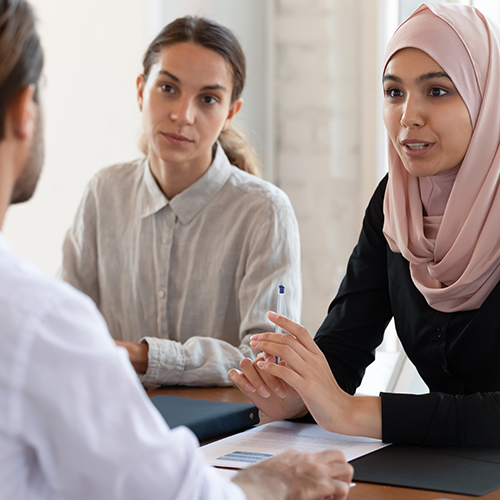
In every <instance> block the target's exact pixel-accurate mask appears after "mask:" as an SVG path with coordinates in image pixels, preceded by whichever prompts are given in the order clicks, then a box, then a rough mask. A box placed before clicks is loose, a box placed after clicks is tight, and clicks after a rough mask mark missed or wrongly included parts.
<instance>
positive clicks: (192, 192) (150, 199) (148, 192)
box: [141, 143, 231, 224]
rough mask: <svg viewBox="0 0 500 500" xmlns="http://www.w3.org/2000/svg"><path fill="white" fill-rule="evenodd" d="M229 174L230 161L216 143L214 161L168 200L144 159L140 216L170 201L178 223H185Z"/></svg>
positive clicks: (146, 214) (204, 203)
mask: <svg viewBox="0 0 500 500" xmlns="http://www.w3.org/2000/svg"><path fill="white" fill-rule="evenodd" d="M230 174H231V164H230V163H229V160H228V158H227V156H226V153H224V150H223V149H222V147H221V145H220V144H219V143H217V151H216V154H215V158H214V161H213V162H212V165H210V167H209V169H208V170H207V171H206V172H205V174H203V176H202V177H201V178H200V179H198V180H197V181H196V182H195V183H194V184H192V185H191V186H189V187H188V188H187V189H185V190H184V191H182V192H181V193H179V194H178V195H176V196H174V197H173V198H172V199H171V200H168V199H167V198H166V196H165V195H164V194H163V191H162V190H161V189H160V187H159V186H158V184H157V182H156V180H155V178H154V177H153V174H152V173H151V169H150V168H149V162H148V161H145V162H144V184H145V187H146V189H145V193H144V196H143V203H142V213H141V217H143V218H144V217H147V216H149V215H152V214H154V213H156V212H159V211H160V210H161V209H162V208H164V207H166V206H167V205H170V208H171V209H172V211H173V212H174V214H175V215H176V216H177V217H178V218H179V220H180V221H181V223H183V224H188V223H189V222H190V221H191V220H192V219H193V217H194V216H195V215H196V214H197V213H198V212H199V211H200V210H201V209H202V208H203V207H204V206H206V205H207V204H208V203H209V202H210V201H211V200H212V199H213V198H214V197H215V196H216V194H217V193H218V192H219V191H220V190H221V188H222V186H224V184H225V183H226V182H227V180H228V179H229V176H230Z"/></svg>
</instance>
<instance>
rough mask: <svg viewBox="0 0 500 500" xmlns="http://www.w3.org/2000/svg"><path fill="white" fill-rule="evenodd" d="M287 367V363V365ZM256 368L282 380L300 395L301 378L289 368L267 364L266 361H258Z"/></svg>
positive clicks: (283, 365) (282, 365)
mask: <svg viewBox="0 0 500 500" xmlns="http://www.w3.org/2000/svg"><path fill="white" fill-rule="evenodd" d="M287 364H288V365H289V363H287ZM257 367H258V368H259V369H260V370H262V371H263V372H266V373H268V374H271V375H273V376H274V377H277V378H279V379H281V380H284V381H285V382H286V383H287V384H288V385H290V386H292V387H293V388H294V389H295V390H296V391H297V392H299V393H300V385H301V381H302V377H301V376H300V375H299V374H298V373H297V372H295V371H294V370H293V369H292V368H291V367H290V366H286V365H285V364H282V363H280V364H279V365H277V364H276V363H269V362H267V361H258V362H257Z"/></svg>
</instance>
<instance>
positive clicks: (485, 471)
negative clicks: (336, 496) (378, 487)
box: [351, 444, 500, 496]
mask: <svg viewBox="0 0 500 500" xmlns="http://www.w3.org/2000/svg"><path fill="white" fill-rule="evenodd" d="M351 464H352V465H353V467H354V481H362V482H368V483H378V484H388V485H391V486H402V487H407V488H418V489H424V490H434V491H444V492H447V493H458V494H462V495H474V496H480V495H485V494H486V493H490V492H491V491H494V490H496V489H498V488H500V449H498V448H469V447H467V448H465V447H463V448H461V447H447V448H439V447H430V446H408V445H394V444H393V445H391V446H388V447H387V448H382V449H381V450H378V451H376V452H374V453H370V454H369V455H365V456H363V457H361V458H357V459H356V460H352V461H351ZM499 493H500V492H499Z"/></svg>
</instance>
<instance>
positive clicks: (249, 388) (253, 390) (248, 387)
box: [245, 384, 255, 392]
mask: <svg viewBox="0 0 500 500" xmlns="http://www.w3.org/2000/svg"><path fill="white" fill-rule="evenodd" d="M245 389H246V390H247V391H248V392H255V387H254V386H253V385H251V384H246V385H245Z"/></svg>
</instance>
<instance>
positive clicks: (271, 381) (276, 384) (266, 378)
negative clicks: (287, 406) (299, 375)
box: [254, 354, 287, 399]
mask: <svg viewBox="0 0 500 500" xmlns="http://www.w3.org/2000/svg"><path fill="white" fill-rule="evenodd" d="M259 361H264V362H267V363H273V364H276V358H275V357H274V356H272V355H270V354H266V355H264V356H257V358H256V360H255V361H254V367H255V369H256V370H257V373H258V374H259V375H260V377H261V379H262V380H263V382H264V384H265V385H266V387H267V388H268V389H269V390H270V391H271V393H274V394H276V395H277V396H278V397H279V398H281V399H283V398H285V397H286V394H287V391H286V387H285V385H284V383H283V382H282V380H281V379H279V378H277V377H275V376H274V375H271V374H270V373H267V372H264V371H262V370H261V369H260V368H259V366H258V362H259ZM280 364H281V365H282V366H286V363H285V361H284V360H281V361H280Z"/></svg>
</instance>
